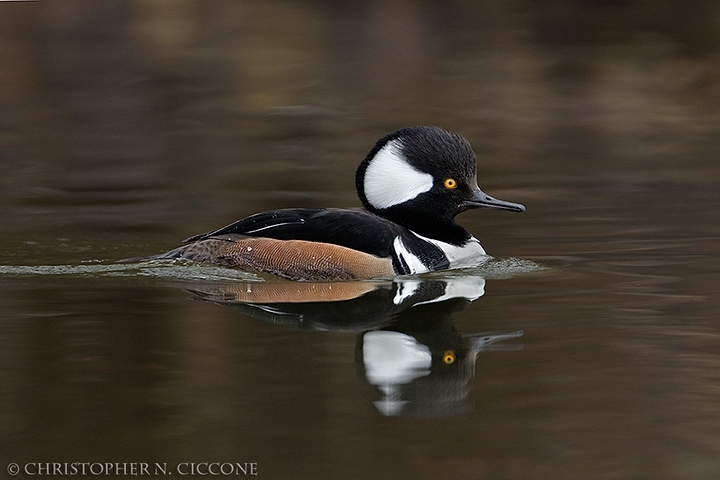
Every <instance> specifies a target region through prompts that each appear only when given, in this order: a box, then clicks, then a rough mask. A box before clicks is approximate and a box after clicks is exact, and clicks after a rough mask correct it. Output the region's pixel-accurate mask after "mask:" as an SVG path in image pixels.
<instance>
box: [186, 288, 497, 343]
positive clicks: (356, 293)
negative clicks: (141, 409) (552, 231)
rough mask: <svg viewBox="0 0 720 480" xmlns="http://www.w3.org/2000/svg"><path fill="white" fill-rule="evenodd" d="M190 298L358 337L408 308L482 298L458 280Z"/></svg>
mask: <svg viewBox="0 0 720 480" xmlns="http://www.w3.org/2000/svg"><path fill="white" fill-rule="evenodd" d="M191 292H192V293H193V294H195V295H196V296H197V297H198V298H201V299H203V300H207V301H210V302H213V303H218V304H222V305H227V306H230V307H233V308H235V309H237V310H240V311H241V312H242V313H244V314H246V315H249V316H251V317H254V318H257V319H260V320H263V321H266V322H269V323H276V324H286V325H295V326H297V327H301V328H310V329H315V330H351V331H364V330H368V329H371V328H380V327H383V326H386V325H389V324H391V323H392V322H394V321H395V320H396V319H397V318H398V316H399V315H400V314H401V313H402V312H404V311H406V310H408V309H410V308H414V309H417V308H419V307H420V306H422V305H426V304H431V303H437V302H445V301H448V300H455V301H458V302H461V303H462V304H464V305H467V304H469V303H470V302H472V301H474V300H476V299H477V298H480V297H481V296H482V295H483V294H484V292H485V280H484V279H483V278H482V277H477V276H463V277H460V276H458V277H456V278H453V279H442V280H441V279H424V280H420V279H403V278H396V279H395V280H393V281H362V282H248V283H233V284H226V285H214V286H213V285H201V286H198V287H197V288H195V289H192V290H191Z"/></svg>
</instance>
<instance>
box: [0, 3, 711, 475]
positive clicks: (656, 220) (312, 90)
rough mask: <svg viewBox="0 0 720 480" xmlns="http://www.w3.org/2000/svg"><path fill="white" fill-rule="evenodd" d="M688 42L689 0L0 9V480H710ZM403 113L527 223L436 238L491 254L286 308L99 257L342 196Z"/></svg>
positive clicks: (697, 26) (702, 192)
mask: <svg viewBox="0 0 720 480" xmlns="http://www.w3.org/2000/svg"><path fill="white" fill-rule="evenodd" d="M718 25H720V9H719V8H718V6H717V4H716V2H694V3H693V4H692V7H689V6H686V5H685V4H684V3H683V2H671V1H665V2H652V3H642V2H640V3H632V2H630V3H628V4H625V3H624V2H564V1H556V2H548V3H545V2H509V3H503V2H500V3H498V2H479V3H477V2H415V1H403V2H388V3H387V4H385V3H383V2H369V3H367V4H355V3H353V2H337V3H336V2H320V1H315V2H313V1H307V2H271V1H252V2H250V1H248V2H182V1H179V2H162V3H155V4H144V3H143V2H109V1H105V2H70V1H57V2H32V3H24V2H19V3H15V2H13V3H10V2H2V4H0V112H2V113H1V114H0V165H1V166H2V168H1V169H0V225H2V228H1V229H0V463H2V465H1V467H2V468H1V469H0V478H9V474H8V473H7V472H8V471H9V469H10V464H11V462H15V463H17V464H18V465H19V467H20V468H21V470H22V469H26V468H27V469H29V470H28V471H29V472H30V473H37V472H38V470H37V469H38V468H45V467H42V465H40V464H43V465H44V464H45V463H47V462H57V463H64V462H68V463H72V462H87V463H100V462H135V463H137V464H143V463H147V464H148V465H149V467H150V474H151V475H152V474H153V473H157V472H156V471H154V470H153V469H152V467H153V466H154V465H155V463H156V462H157V463H158V464H160V465H162V466H167V468H168V469H169V470H170V471H172V472H173V473H174V474H175V476H177V475H178V474H183V473H188V471H189V469H190V464H191V463H193V462H194V463H196V464H202V463H203V462H221V463H223V464H230V463H232V464H236V463H240V464H246V463H248V464H250V463H252V464H256V468H257V473H258V476H259V477H263V478H273V479H274V478H278V479H281V478H282V479H285V478H380V479H383V478H388V479H395V478H413V479H424V478H440V477H442V476H450V477H452V478H458V479H486V478H487V479H491V478H492V479H498V478H508V479H522V478H528V479H530V478H533V479H546V478H554V479H560V478H567V479H576V478H593V479H601V478H602V479H686V478H693V479H715V478H720V326H719V325H718V314H719V313H720V295H718V285H719V284H720V260H719V255H720V243H719V242H718V239H719V238H720V214H719V213H718V212H719V211H720V193H719V189H718V184H719V181H720V164H719V163H718V151H719V147H720V96H719V94H718V92H720V67H719V64H718V58H720V50H719V49H718V45H719V44H720V42H719V40H720V34H719V33H718V32H720V30H719V29H718ZM406 124H435V125H440V126H443V127H445V128H448V129H452V130H455V131H458V132H459V133H462V134H463V135H464V136H466V137H467V138H468V139H469V140H470V141H471V143H472V144H473V146H474V147H475V149H476V151H477V152H478V155H479V159H480V160H479V184H480V185H481V187H482V188H483V189H484V190H485V191H487V192H488V193H489V194H491V195H495V196H497V197H499V198H503V199H507V200H511V201H517V202H522V203H524V204H525V205H526V206H527V208H528V211H527V212H526V213H525V214H522V215H516V214H510V213H505V212H494V211H474V212H468V213H465V214H463V215H462V216H461V217H459V220H460V222H461V223H462V224H463V225H465V226H466V227H467V228H468V229H469V230H471V231H472V232H473V233H474V234H475V235H476V236H477V237H478V238H479V239H480V240H481V241H482V243H483V245H484V247H485V248H486V250H487V251H488V252H489V253H491V254H492V255H494V256H495V259H494V260H492V261H491V262H490V263H488V264H486V265H484V266H481V267H479V268H477V269H473V270H470V271H465V272H453V273H445V274H438V275H430V276H427V277H423V278H411V279H404V280H403V281H396V282H379V283H372V282H356V283H352V282H350V283H345V284H320V285H311V284H305V285H303V286H302V287H297V286H296V285H293V284H290V283H288V282H277V281H273V280H269V279H261V278H258V277H256V276H253V275H248V274H243V273H240V272H232V271H228V270H223V269H219V268H212V267H201V266H193V265H189V264H172V263H152V262H150V263H139V264H120V265H118V264H114V263H113V261H115V260H118V259H122V258H127V257H133V256H139V255H145V254H151V253H158V252H162V251H165V250H167V249H170V248H172V247H175V246H177V245H178V243H179V241H180V240H181V239H183V238H185V237H187V236H189V235H192V234H195V233H200V232H203V231H207V230H210V229H214V228H217V227H220V226H222V225H224V224H227V223H229V222H231V221H233V220H235V219H237V218H240V217H242V216H245V215H248V214H250V213H253V212H256V211H260V210H265V209H271V208H280V207H297V206H337V207H344V206H356V205H358V201H357V199H356V197H355V192H354V185H353V179H354V170H355V168H356V166H357V164H358V163H359V161H360V160H361V159H362V158H363V157H364V155H365V154H366V152H367V151H368V150H369V148H370V147H371V146H372V145H373V143H374V142H375V140H376V139H377V138H379V137H380V136H382V135H383V134H385V133H387V132H389V131H391V130H394V129H396V128H399V127H401V126H404V125H406ZM268 288H271V289H273V290H271V291H267V290H263V289H268ZM330 288H333V289H334V290H333V294H335V295H338V296H339V297H341V298H343V299H344V300H343V301H338V302H331V303H325V304H319V303H318V302H308V300H313V299H315V300H318V299H323V298H327V296H328V295H330V293H329V290H328V289H330ZM277 289H283V290H282V291H281V292H278V291H277ZM250 294H252V295H258V296H259V297H255V298H261V299H264V303H263V302H261V303H263V305H265V308H264V309H261V308H257V307H248V306H247V304H246V303H244V302H243V300H247V298H248V297H247V296H248V295H250ZM288 296H289V297H288ZM277 298H284V299H285V300H286V301H285V302H284V303H280V304H278V303H268V301H269V300H268V299H277ZM288 298H290V299H292V300H294V301H297V300H303V301H304V303H289V302H288V301H287V300H288ZM463 299H465V300H463ZM468 299H469V300H468ZM470 300H472V301H470ZM39 465H40V467H39ZM97 468H98V467H96V470H95V471H96V472H97V471H98V470H97ZM178 469H179V470H178ZM40 473H42V470H41V471H40ZM104 473H107V471H106V470H104V471H103V474H104ZM21 476H25V474H24V473H21ZM95 476H97V475H95ZM152 476H161V475H152ZM233 476H234V473H233Z"/></svg>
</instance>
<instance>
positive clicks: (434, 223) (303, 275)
mask: <svg viewBox="0 0 720 480" xmlns="http://www.w3.org/2000/svg"><path fill="white" fill-rule="evenodd" d="M476 163H477V160H476V157H475V153H474V152H473V150H472V147H471V146H470V143H469V142H468V141H467V140H465V139H464V138H463V137H461V136H460V135H457V134H455V133H452V132H448V131H446V130H443V129H441V128H438V127H428V126H419V127H406V128H402V129H400V130H397V131H396V132H393V133H391V134H389V135H387V136H385V137H383V138H381V139H380V140H378V142H377V143H376V144H375V147H373V149H372V150H370V153H368V155H367V157H365V160H363V162H362V163H361V164H360V166H359V167H358V169H357V173H356V175H355V185H356V188H357V192H358V196H359V197H360V201H361V202H362V204H363V207H364V209H358V208H355V209H336V208H293V209H283V210H272V211H269V212H263V213H257V214H255V215H251V216H249V217H247V218H244V219H242V220H238V221H237V222H235V223H232V224H230V225H228V226H226V227H223V228H221V229H219V230H215V231H212V232H208V233H203V234H200V235H196V236H194V237H190V238H188V239H187V240H185V241H184V243H185V245H183V246H182V247H179V248H177V249H175V250H172V251H170V252H167V253H165V254H162V255H158V256H156V257H153V258H156V259H181V258H182V259H189V260H194V261H201V262H209V263H213V264H218V265H223V266H227V267H232V268H238V269H241V270H247V271H254V272H260V273H271V274H274V275H278V276H281V277H285V278H290V279H294V280H342V279H353V278H381V277H391V276H395V275H407V274H417V273H425V272H430V271H435V270H444V269H452V268H460V267H468V266H475V265H478V264H480V263H481V262H482V261H483V260H484V259H486V258H487V254H486V253H485V250H483V248H482V246H481V245H480V242H479V241H478V240H477V239H476V238H475V237H473V236H472V235H471V234H470V233H469V232H468V231H467V230H465V229H464V228H463V227H461V226H460V225H458V224H457V223H456V222H455V220H454V218H455V216H456V215H457V214H459V213H461V212H464V211H465V210H468V209H471V208H478V207H485V208H496V209H501V210H510V211H513V212H524V211H525V207H524V206H522V205H520V204H518V203H511V202H505V201H502V200H497V199H495V198H493V197H490V196H488V195H486V194H485V193H484V192H483V191H482V190H480V188H479V187H478V186H477V180H476Z"/></svg>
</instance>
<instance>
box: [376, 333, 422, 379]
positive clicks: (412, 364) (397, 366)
mask: <svg viewBox="0 0 720 480" xmlns="http://www.w3.org/2000/svg"><path fill="white" fill-rule="evenodd" d="M363 362H364V363H365V376H366V377H367V379H368V382H370V383H371V384H373V385H384V384H403V383H410V382H411V381H413V380H414V379H416V378H419V377H424V376H426V375H429V374H430V367H431V366H432V354H431V353H430V348H428V346H427V345H423V344H422V343H420V342H418V341H417V340H415V339H414V338H413V337H411V336H410V335H406V334H404V333H400V332H390V331H386V330H375V331H372V332H368V333H366V334H365V335H364V336H363Z"/></svg>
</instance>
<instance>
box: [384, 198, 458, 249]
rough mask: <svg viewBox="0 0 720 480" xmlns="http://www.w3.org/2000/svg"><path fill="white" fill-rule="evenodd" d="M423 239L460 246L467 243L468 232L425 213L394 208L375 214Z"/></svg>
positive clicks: (446, 219) (453, 222) (450, 220)
mask: <svg viewBox="0 0 720 480" xmlns="http://www.w3.org/2000/svg"><path fill="white" fill-rule="evenodd" d="M375 213H377V214H378V215H380V216H382V217H385V218H387V219H388V220H391V221H393V222H395V223H397V224H399V225H402V226H403V227H405V228H408V229H410V230H412V231H413V232H415V233H417V234H419V235H422V236H423V237H427V238H432V239H433V240H440V241H441V242H446V243H450V244H452V245H458V246H461V245H463V244H464V243H465V242H467V241H468V240H469V239H470V237H471V235H470V232H468V231H467V230H465V229H464V228H463V227H461V226H460V225H458V224H457V223H455V220H453V219H452V218H441V217H433V216H431V215H428V214H427V213H415V212H408V211H398V210H397V209H396V207H393V208H389V209H387V210H382V211H379V212H375Z"/></svg>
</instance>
